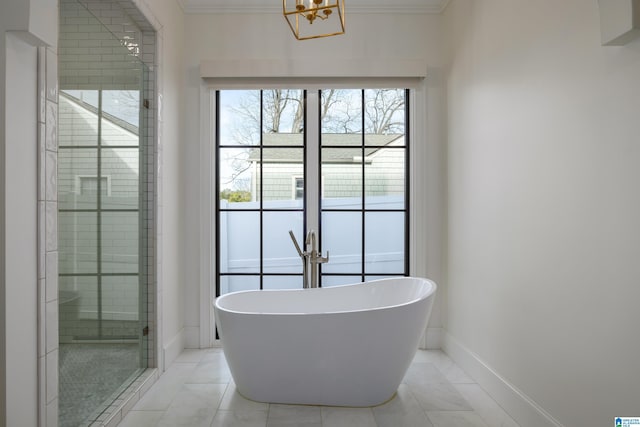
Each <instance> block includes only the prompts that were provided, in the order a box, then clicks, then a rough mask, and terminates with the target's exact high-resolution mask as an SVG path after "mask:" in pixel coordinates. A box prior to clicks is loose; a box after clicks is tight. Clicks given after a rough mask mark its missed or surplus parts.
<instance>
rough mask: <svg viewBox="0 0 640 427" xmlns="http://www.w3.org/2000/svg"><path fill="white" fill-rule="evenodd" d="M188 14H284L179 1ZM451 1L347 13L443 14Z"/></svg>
mask: <svg viewBox="0 0 640 427" xmlns="http://www.w3.org/2000/svg"><path fill="white" fill-rule="evenodd" d="M177 1H178V3H179V4H180V6H181V7H182V9H183V10H184V12H185V13H187V14H250V13H274V14H276V13H277V14H279V13H282V7H280V6H264V5H236V6H231V5H210V4H191V3H190V2H189V0H177ZM449 2H450V0H444V2H443V3H442V4H441V5H423V6H416V5H408V4H404V5H402V4H399V5H393V6H378V5H373V6H370V7H365V6H357V5H354V6H348V7H347V12H348V13H354V14H416V13H417V14H435V15H438V14H441V13H442V12H443V11H444V10H445V9H446V7H447V6H448V4H449Z"/></svg>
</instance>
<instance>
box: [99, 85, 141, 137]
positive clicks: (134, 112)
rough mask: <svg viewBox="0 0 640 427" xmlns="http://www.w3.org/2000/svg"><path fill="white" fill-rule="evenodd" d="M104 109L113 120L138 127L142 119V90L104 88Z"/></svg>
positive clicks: (105, 113) (106, 114)
mask: <svg viewBox="0 0 640 427" xmlns="http://www.w3.org/2000/svg"><path fill="white" fill-rule="evenodd" d="M102 111H103V113H104V115H105V116H109V119H110V120H111V121H112V122H116V123H118V122H120V124H121V125H127V124H128V125H130V126H133V127H134V128H137V127H138V122H139V121H140V91H139V90H103V91H102ZM103 138H104V134H103ZM118 145H120V144H118Z"/></svg>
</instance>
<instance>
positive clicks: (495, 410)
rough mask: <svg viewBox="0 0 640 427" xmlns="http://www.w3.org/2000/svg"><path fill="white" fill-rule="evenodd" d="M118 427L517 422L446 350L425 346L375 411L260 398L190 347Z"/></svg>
mask: <svg viewBox="0 0 640 427" xmlns="http://www.w3.org/2000/svg"><path fill="white" fill-rule="evenodd" d="M119 426H120V427H155V426H163V427H179V426H185V427H245V426H246V427H254V426H255V427H276V426H278V427H279V426H300V427H340V426H344V427H360V426H362V427H518V424H517V423H516V422H515V421H514V420H513V419H512V418H511V417H509V415H508V414H507V413H505V412H504V411H503V410H502V408H500V406H498V404H496V402H495V401H494V400H493V399H492V398H491V397H490V396H489V395H488V394H487V393H486V392H485V391H484V390H483V389H482V388H481V387H480V386H479V385H478V384H476V383H475V382H474V381H473V379H471V378H470V377H469V376H467V375H466V374H465V373H464V372H463V371H462V370H461V369H460V368H459V367H458V366H457V365H456V364H455V363H454V362H453V361H452V360H451V359H450V358H449V357H448V356H447V355H446V354H444V353H443V352H441V351H433V350H419V351H418V353H417V354H416V357H415V358H414V360H413V363H412V365H411V367H410V368H409V371H408V372H407V375H406V376H405V379H404V381H403V383H402V384H401V385H400V387H399V389H398V393H397V394H396V396H395V397H394V398H393V399H392V400H391V401H389V402H387V403H385V404H383V405H380V406H377V407H373V408H338V407H325V406H297V405H280V404H268V403H258V402H253V401H250V400H247V399H245V398H243V397H242V396H240V395H239V394H238V393H237V392H236V389H235V385H234V383H233V380H232V378H231V374H230V372H229V368H228V366H227V363H226V361H225V359H224V355H223V353H222V349H219V348H214V349H204V350H185V351H184V352H183V353H182V354H181V355H180V356H179V357H178V358H177V359H176V361H175V362H174V363H173V364H172V365H171V366H170V367H169V369H168V370H167V371H166V372H165V373H164V374H163V375H162V376H161V377H160V379H159V380H158V381H157V382H156V383H155V384H154V385H153V386H152V387H151V389H150V390H149V391H148V392H147V393H146V394H145V395H144V396H143V397H142V398H141V399H140V400H139V401H138V402H137V403H136V405H135V406H134V407H133V408H132V410H131V411H130V412H129V413H128V414H127V415H126V417H125V418H124V419H123V420H122V422H121V423H120V424H119Z"/></svg>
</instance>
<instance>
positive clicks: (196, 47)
mask: <svg viewBox="0 0 640 427" xmlns="http://www.w3.org/2000/svg"><path fill="white" fill-rule="evenodd" d="M441 22H442V20H441V17H440V16H438V15H427V14H420V13H417V14H395V15H394V14H369V15H366V14H355V13H349V14H348V16H347V24H346V25H347V33H346V34H345V35H341V36H336V37H331V38H326V39H318V40H308V41H296V40H295V38H294V37H293V34H292V33H291V31H290V29H289V27H288V26H287V23H286V21H285V20H284V18H283V17H282V15H280V14H276V13H273V14H272V13H266V14H218V15H216V14H209V15H186V20H185V63H186V73H187V74H186V92H185V94H186V99H185V112H186V122H185V124H186V126H185V129H186V133H185V139H184V142H185V145H184V153H185V155H186V157H185V158H184V161H185V165H188V167H186V172H187V173H186V176H185V179H186V187H185V188H186V206H188V209H187V210H186V213H185V214H186V216H187V217H186V223H187V224H188V226H187V229H186V234H185V238H186V242H185V244H186V252H185V253H186V257H185V260H186V261H185V262H186V263H185V267H186V275H185V279H186V285H187V288H186V294H185V298H186V301H185V302H186V305H185V314H186V318H185V322H186V324H185V325H186V330H187V337H188V342H187V344H188V345H189V346H193V347H197V346H199V345H206V342H205V343H203V342H202V340H200V341H199V336H200V322H201V320H200V317H201V313H200V309H199V307H200V299H201V294H200V284H201V282H202V281H204V282H206V281H207V278H206V277H205V278H203V277H201V276H200V274H201V273H200V272H201V267H202V265H201V251H200V236H201V234H202V232H203V230H201V229H200V227H199V224H200V213H201V209H200V208H201V200H200V199H201V198H200V187H201V185H202V181H201V175H203V172H202V171H201V170H200V168H199V167H198V165H200V164H201V162H200V156H201V155H202V153H201V152H200V139H201V137H202V134H201V133H200V132H201V129H202V125H203V124H202V123H201V122H200V118H201V111H200V105H201V104H200V102H201V99H200V94H201V90H202V88H204V87H206V85H205V83H204V81H203V80H202V79H201V78H200V73H199V67H200V63H201V61H209V60H216V61H220V62H224V61H230V62H232V61H236V60H238V61H254V62H253V65H255V66H256V67H257V68H258V69H261V68H263V69H264V70H265V76H267V77H268V74H269V64H270V63H273V62H277V63H278V64H280V65H282V64H290V66H291V70H292V72H294V70H299V69H300V67H299V66H298V65H296V64H300V63H304V62H305V60H309V59H311V60H312V61H313V62H314V63H316V62H317V63H322V66H320V67H318V69H316V70H315V72H314V74H315V75H310V76H309V77H322V76H325V75H335V73H336V70H339V72H338V74H340V71H342V72H344V73H347V74H348V73H349V72H350V71H351V72H353V69H350V68H349V67H353V66H356V67H357V64H358V62H359V61H358V60H359V59H361V60H363V61H379V62H383V61H388V62H391V63H393V62H394V61H397V62H402V61H405V60H421V61H424V62H425V63H426V65H427V67H428V69H427V70H425V71H426V72H427V75H428V76H431V75H432V73H433V75H434V76H438V75H439V74H440V71H439V70H440V67H441V66H442V65H443V54H442V47H443V45H442V34H441V28H442V25H441ZM220 62H219V63H220ZM243 71H244V70H243ZM432 83H433V88H434V90H435V91H437V90H438V88H437V86H438V85H439V84H441V83H442V82H441V81H440V80H439V79H438V78H435V79H431V80H430V77H428V78H427V81H426V84H425V88H424V89H423V90H421V91H420V94H419V97H420V99H419V102H420V103H422V104H424V106H425V107H424V108H425V109H428V112H427V116H428V117H426V120H425V117H424V116H423V115H422V116H420V117H417V118H416V120H419V121H420V123H424V122H425V121H429V123H430V124H433V126H432V127H429V128H428V129H426V130H424V131H423V133H422V134H420V135H419V140H418V141H416V143H417V144H420V147H419V148H417V149H416V151H415V152H413V153H412V155H417V154H415V153H418V152H420V150H424V151H426V152H427V153H428V154H427V156H426V157H427V158H428V159H429V161H430V162H432V164H430V165H429V166H432V167H429V168H428V170H427V171H426V172H425V171H424V170H421V171H419V172H418V176H419V179H420V180H422V182H421V184H420V185H419V188H420V189H421V191H422V193H421V195H422V196H423V197H422V198H424V196H425V195H427V197H430V198H432V199H433V200H435V201H436V203H437V202H439V201H440V200H441V197H442V194H441V187H439V186H434V187H429V186H430V185H432V183H433V182H436V181H438V179H437V176H438V174H439V173H440V169H439V168H440V166H441V164H440V163H439V162H438V160H439V159H438V158H439V156H440V154H439V153H440V152H441V144H442V139H441V137H442V134H441V132H442V131H441V126H440V125H441V119H440V118H439V117H438V115H437V114H436V113H435V112H434V114H433V115H431V111H432V109H433V111H435V109H437V108H441V105H440V104H439V102H440V101H441V99H439V98H437V97H436V99H438V101H437V102H434V103H427V99H426V93H427V92H429V91H430V90H431V89H432V87H431V86H429V85H430V84H432ZM205 105H206V104H205ZM427 107H428V108H427ZM422 111H423V114H424V111H425V110H424V109H423V110H422ZM427 180H430V181H429V182H427V183H425V181H427ZM438 183H439V184H440V182H439V181H438ZM428 190H432V193H430V194H427V191H428ZM434 205H435V203H434ZM433 207H434V206H432V208H433ZM436 209H437V208H436ZM428 218H429V220H430V221H431V222H430V224H429V227H430V228H431V229H432V230H434V231H433V233H429V236H430V238H432V240H431V242H429V243H428V244H425V242H424V240H425V239H424V238H422V237H421V236H417V237H416V240H419V242H417V244H418V245H419V247H420V248H421V251H422V252H421V253H422V257H421V258H419V260H418V262H417V264H418V265H417V271H420V272H422V274H427V275H429V276H430V277H432V278H433V279H435V280H436V281H438V280H440V274H441V266H440V259H439V257H438V254H437V251H435V250H431V254H432V255H433V256H432V257H431V258H430V259H429V260H427V255H426V252H427V249H426V246H429V247H432V248H433V247H440V245H441V242H440V241H439V240H438V239H439V238H440V236H439V235H438V233H439V231H438V230H440V229H441V228H442V227H441V223H440V221H441V220H442V217H441V216H440V215H439V214H438V213H434V214H433V215H431V216H429V217H428ZM213 220H214V219H213V218H211V221H213ZM417 220H422V219H417ZM434 236H435V237H434ZM283 239H287V236H286V235H285V236H283ZM212 255H213V256H215V254H212ZM214 259H215V258H213V257H212V258H211V260H212V261H211V262H213V260H214ZM204 271H206V269H204ZM432 318H433V321H432V327H436V328H437V327H440V319H439V310H438V309H437V308H436V309H435V310H434V313H433V316H432Z"/></svg>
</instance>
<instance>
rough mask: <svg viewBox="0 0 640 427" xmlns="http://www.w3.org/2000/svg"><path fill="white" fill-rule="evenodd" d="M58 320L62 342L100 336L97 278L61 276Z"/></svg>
mask: <svg viewBox="0 0 640 427" xmlns="http://www.w3.org/2000/svg"><path fill="white" fill-rule="evenodd" d="M58 280H59V283H58V286H59V288H58V289H59V290H58V309H59V311H60V315H59V319H58V327H59V328H60V329H59V337H60V342H63V343H64V342H67V343H68V342H72V341H73V340H74V339H76V338H80V337H97V336H98V322H97V312H98V279H97V277H95V276H92V277H89V276H74V277H68V276H61V277H60V278H59V279H58Z"/></svg>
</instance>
